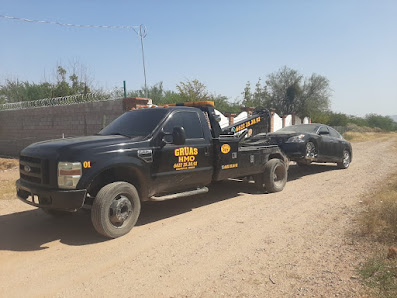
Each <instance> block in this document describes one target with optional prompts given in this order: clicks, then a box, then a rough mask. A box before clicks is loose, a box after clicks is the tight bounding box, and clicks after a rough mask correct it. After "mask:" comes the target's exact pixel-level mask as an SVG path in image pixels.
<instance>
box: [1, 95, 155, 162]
mask: <svg viewBox="0 0 397 298" xmlns="http://www.w3.org/2000/svg"><path fill="white" fill-rule="evenodd" d="M132 102H134V103H135V99H131V98H127V99H116V100H108V101H98V102H87V103H78V104H71V105H67V106H66V105H65V106H53V107H40V108H31V109H23V110H10V111H0V156H11V157H17V156H18V155H19V152H20V151H21V150H22V149H23V148H25V147H26V146H28V145H30V144H32V143H35V142H39V141H44V140H49V139H57V138H62V136H63V135H64V136H65V137H72V136H86V135H92V134H95V133H97V132H99V131H100V130H101V129H102V128H103V127H105V126H106V125H108V124H109V123H110V122H111V121H113V120H114V119H116V118H117V117H118V116H120V115H121V114H123V113H124V112H125V111H126V110H130V109H131V107H132V106H131V103H132ZM141 102H142V101H141ZM144 103H145V104H146V103H147V101H144Z"/></svg>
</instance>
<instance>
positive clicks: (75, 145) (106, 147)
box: [21, 135, 143, 159]
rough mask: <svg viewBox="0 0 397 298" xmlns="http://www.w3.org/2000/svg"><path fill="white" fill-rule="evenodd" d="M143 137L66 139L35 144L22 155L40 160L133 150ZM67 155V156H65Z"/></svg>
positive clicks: (116, 136)
mask: <svg viewBox="0 0 397 298" xmlns="http://www.w3.org/2000/svg"><path fill="white" fill-rule="evenodd" d="M142 139H143V137H136V138H129V137H125V136H120V135H108V136H102V135H95V136H86V137H75V138H64V139H56V140H48V141H43V142H38V143H33V144H31V145H29V146H28V147H26V148H25V149H23V150H22V151H21V155H26V156H34V157H40V158H49V157H51V158H55V159H59V158H60V157H62V158H66V159H67V158H68V156H76V155H75V153H78V155H81V154H82V153H84V152H85V151H90V153H92V154H95V152H105V151H111V150H118V149H122V148H124V147H126V146H127V147H128V148H131V145H132V144H134V143H137V142H140V141H142ZM65 154H66V155H65Z"/></svg>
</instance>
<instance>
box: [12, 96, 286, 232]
mask: <svg viewBox="0 0 397 298" xmlns="http://www.w3.org/2000/svg"><path fill="white" fill-rule="evenodd" d="M219 120H220V117H219V115H217V114H216V111H215V109H214V104H213V102H195V103H185V104H174V105H170V106H163V107H155V108H153V107H152V108H144V109H136V110H131V111H129V112H126V113H124V114H123V115H121V116H120V117H119V118H117V119H116V120H114V121H113V122H112V123H111V124H109V125H108V126H107V127H105V128H104V129H103V130H101V131H100V132H99V133H98V134H96V135H93V136H85V137H75V138H63V139H57V140H49V141H44V142H39V143H34V144H32V145H30V146H28V147H26V148H25V149H23V150H22V151H21V153H20V179H19V180H18V181H17V182H16V189H17V195H18V198H19V199H21V200H22V201H23V202H25V203H28V204H30V205H33V206H36V207H39V208H42V209H43V211H45V212H46V213H49V214H51V215H55V216H57V215H63V214H65V213H69V212H74V211H77V210H78V209H80V208H87V209H91V220H92V224H93V226H94V228H95V229H96V230H97V231H98V232H99V233H100V234H102V235H104V236H106V237H109V238H116V237H119V236H122V235H124V234H126V233H128V232H129V231H130V230H131V229H132V227H133V226H134V225H135V223H136V221H137V220H138V216H139V214H140V210H141V202H143V201H149V200H154V201H156V200H157V201H158V200H166V199H173V198H178V197H185V196H190V195H195V194H200V193H205V192H207V191H208V188H207V186H208V185H209V184H211V183H212V182H215V181H221V180H226V179H229V178H242V177H252V178H253V180H254V181H255V186H256V187H257V188H258V189H259V190H260V191H267V192H277V191H281V190H282V189H283V188H284V186H285V183H286V181H287V171H288V159H287V157H286V156H285V155H284V154H283V153H282V152H281V151H280V149H279V147H278V146H277V145H268V144H267V140H266V139H265V137H264V136H265V135H266V133H267V132H268V131H269V127H270V114H269V112H268V111H267V110H264V109H263V110H261V109H257V110H255V111H254V113H253V115H252V116H250V117H248V118H246V119H244V120H243V121H240V122H237V123H235V124H233V125H231V126H227V127H224V128H223V129H221V127H220V125H219V123H218V121H219ZM254 136H255V137H254ZM261 136H263V137H261Z"/></svg>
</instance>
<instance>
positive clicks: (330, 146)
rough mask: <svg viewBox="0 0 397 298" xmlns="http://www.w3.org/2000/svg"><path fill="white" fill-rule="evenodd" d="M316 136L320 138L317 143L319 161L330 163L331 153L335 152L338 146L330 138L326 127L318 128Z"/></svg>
mask: <svg viewBox="0 0 397 298" xmlns="http://www.w3.org/2000/svg"><path fill="white" fill-rule="evenodd" d="M317 134H318V135H319V136H320V139H319V142H318V147H319V148H318V151H319V152H318V154H319V156H318V159H319V161H332V160H333V152H335V151H336V148H337V146H338V142H337V140H335V139H334V138H333V137H331V135H330V132H329V129H328V127H327V126H325V125H323V126H320V127H319V129H318V130H317Z"/></svg>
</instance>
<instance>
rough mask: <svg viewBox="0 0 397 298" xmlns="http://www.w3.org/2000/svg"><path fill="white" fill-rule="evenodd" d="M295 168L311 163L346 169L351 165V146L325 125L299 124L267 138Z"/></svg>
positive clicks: (270, 134)
mask: <svg viewBox="0 0 397 298" xmlns="http://www.w3.org/2000/svg"><path fill="white" fill-rule="evenodd" d="M267 137H268V139H269V142H270V143H271V144H276V145H278V146H280V148H281V149H282V150H283V151H284V152H285V154H286V155H287V156H288V157H289V158H290V159H291V160H293V161H296V162H297V164H298V165H308V164H310V163H311V162H335V163H337V165H338V167H339V168H342V169H347V168H348V167H349V165H350V163H351V161H352V157H353V152H352V146H351V144H350V143H349V142H348V141H346V140H345V139H344V138H343V137H342V136H341V135H340V133H339V132H337V131H336V130H335V129H333V128H332V127H329V126H327V125H324V124H318V123H312V124H300V125H292V126H288V127H284V128H282V129H280V130H278V131H276V132H273V133H269V134H268V135H267Z"/></svg>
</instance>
